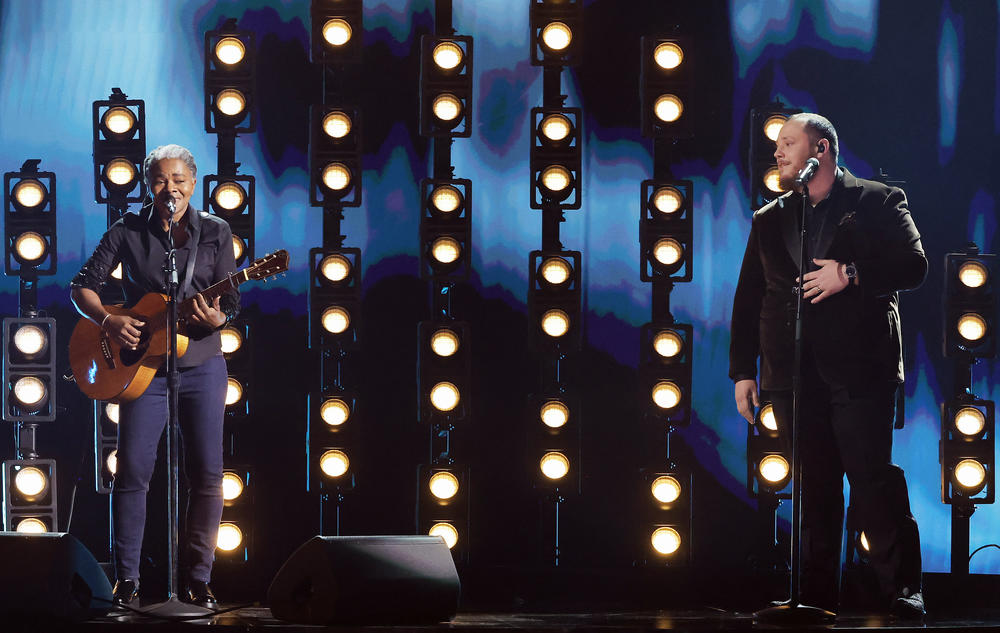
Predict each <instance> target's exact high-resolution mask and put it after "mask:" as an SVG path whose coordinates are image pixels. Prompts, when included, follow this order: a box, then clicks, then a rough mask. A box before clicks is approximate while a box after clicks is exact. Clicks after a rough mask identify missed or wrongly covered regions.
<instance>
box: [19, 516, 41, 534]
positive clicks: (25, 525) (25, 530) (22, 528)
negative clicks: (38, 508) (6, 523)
mask: <svg viewBox="0 0 1000 633" xmlns="http://www.w3.org/2000/svg"><path fill="white" fill-rule="evenodd" d="M15 531H16V532H18V533H20V534H45V533H46V532H48V531H49V529H48V528H47V527H46V526H45V522H44V521H42V520H41V519H36V518H35V517H28V518H27V519H21V520H20V521H18V523H17V527H16V528H15Z"/></svg>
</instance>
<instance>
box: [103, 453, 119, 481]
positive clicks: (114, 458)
mask: <svg viewBox="0 0 1000 633" xmlns="http://www.w3.org/2000/svg"><path fill="white" fill-rule="evenodd" d="M104 465H105V466H107V468H108V472H109V473H111V476H112V477H114V476H115V475H117V474H118V449H114V450H112V451H111V452H110V453H108V456H107V457H106V458H105V460H104Z"/></svg>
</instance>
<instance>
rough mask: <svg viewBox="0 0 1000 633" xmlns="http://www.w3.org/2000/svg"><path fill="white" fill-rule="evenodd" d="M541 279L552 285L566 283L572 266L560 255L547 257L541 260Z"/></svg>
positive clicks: (571, 271)
mask: <svg viewBox="0 0 1000 633" xmlns="http://www.w3.org/2000/svg"><path fill="white" fill-rule="evenodd" d="M541 273H542V279H544V280H545V281H547V282H548V283H550V284H552V285H553V286H561V285H562V284H564V283H566V281H567V280H568V279H569V277H570V275H571V274H572V273H573V267H572V266H570V265H569V262H568V261H566V260H565V259H563V258H562V257H549V258H546V260H545V261H543V262H542V266H541Z"/></svg>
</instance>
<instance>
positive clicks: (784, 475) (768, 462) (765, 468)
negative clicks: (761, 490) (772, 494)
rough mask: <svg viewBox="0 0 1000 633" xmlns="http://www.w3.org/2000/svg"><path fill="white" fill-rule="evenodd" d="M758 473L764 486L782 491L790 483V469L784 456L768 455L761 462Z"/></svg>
mask: <svg viewBox="0 0 1000 633" xmlns="http://www.w3.org/2000/svg"><path fill="white" fill-rule="evenodd" d="M757 472H758V474H759V476H760V478H761V482H762V483H763V484H764V485H766V486H768V487H770V488H775V489H780V488H784V487H785V484H787V483H788V478H789V472H790V468H789V465H788V460H787V459H785V457H784V456H783V455H767V456H765V457H764V458H763V459H762V460H760V463H759V464H758V466H757Z"/></svg>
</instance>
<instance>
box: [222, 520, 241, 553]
mask: <svg viewBox="0 0 1000 633" xmlns="http://www.w3.org/2000/svg"><path fill="white" fill-rule="evenodd" d="M242 544H243V530H241V529H240V527H239V526H238V525H236V524H235V523H228V522H226V523H221V524H219V535H218V540H217V541H216V547H217V548H218V549H220V550H222V551H223V552H234V551H236V550H237V549H239V547H240V546H241V545H242Z"/></svg>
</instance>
